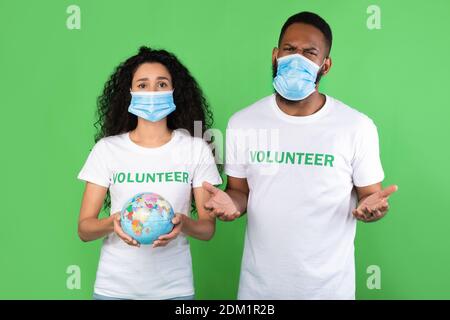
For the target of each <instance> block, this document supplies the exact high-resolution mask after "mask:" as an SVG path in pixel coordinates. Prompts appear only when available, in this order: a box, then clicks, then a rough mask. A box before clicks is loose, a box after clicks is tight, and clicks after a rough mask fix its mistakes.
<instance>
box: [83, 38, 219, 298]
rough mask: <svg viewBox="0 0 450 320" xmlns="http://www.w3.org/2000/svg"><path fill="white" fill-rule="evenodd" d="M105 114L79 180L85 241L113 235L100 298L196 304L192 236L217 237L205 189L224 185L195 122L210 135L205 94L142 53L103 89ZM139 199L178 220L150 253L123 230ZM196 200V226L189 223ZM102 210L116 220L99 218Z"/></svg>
mask: <svg viewBox="0 0 450 320" xmlns="http://www.w3.org/2000/svg"><path fill="white" fill-rule="evenodd" d="M98 115H99V120H98V121H97V124H98V125H99V132H98V134H97V136H96V144H95V146H94V148H93V149H92V151H91V153H90V154H89V157H88V159H87V161H86V163H85V165H84V166H83V168H82V170H81V172H80V173H79V175H78V178H79V179H80V180H84V181H86V188H85V191H84V195H83V200H82V204H81V209H80V217H79V223H78V234H79V237H80V238H81V239H82V240H83V241H92V240H96V239H99V238H103V237H105V239H104V241H103V246H102V251H101V256H100V262H99V265H98V270H97V277H96V281H95V288H94V299H193V297H194V288H193V277H192V262H191V255H190V249H189V244H188V241H187V238H186V236H191V237H194V238H197V239H201V240H209V239H211V237H212V236H213V234H214V231H215V220H214V218H213V217H211V216H210V215H209V214H208V213H207V212H206V211H205V209H204V206H203V205H204V203H205V202H206V201H207V200H208V198H209V195H208V193H207V192H206V191H204V190H203V189H202V188H201V185H202V182H203V181H207V182H209V183H211V184H216V185H217V184H221V183H222V180H221V178H220V175H219V173H218V170H217V167H216V165H215V162H214V157H213V155H212V152H211V149H210V148H209V147H208V145H207V144H206V143H205V142H204V141H203V140H202V139H201V138H196V137H193V133H194V121H201V124H202V127H203V128H202V129H203V130H205V129H207V128H208V127H209V126H210V125H211V122H212V114H211V112H210V110H209V108H208V105H207V103H206V100H205V98H204V97H203V95H202V91H201V89H200V88H199V86H198V84H197V82H196V81H195V79H194V78H193V77H192V76H191V75H190V73H189V71H188V70H187V69H186V68H185V67H184V66H183V65H182V64H181V63H180V62H179V61H178V59H177V58H176V57H175V56H174V55H173V54H171V53H169V52H167V51H165V50H152V49H150V48H147V47H142V48H140V50H139V53H138V54H137V55H135V56H132V57H131V58H129V59H127V60H126V61H125V62H123V63H122V64H120V65H119V66H118V67H117V68H116V70H115V72H114V73H113V74H112V76H111V77H110V79H109V80H108V81H107V83H106V84H105V88H104V91H103V95H102V96H100V98H99V99H98ZM176 173H180V174H178V177H180V178H179V179H174V176H175V175H176ZM119 174H120V175H121V176H122V177H124V176H126V177H128V178H127V179H117V177H118V175H119ZM144 176H147V177H148V176H151V177H153V179H144V178H143V177H144ZM154 177H158V178H157V179H156V178H154ZM141 192H153V193H157V194H159V195H161V196H162V197H163V198H165V199H166V200H167V201H168V202H169V203H170V204H171V205H172V207H173V210H174V212H175V213H176V214H175V217H174V218H173V220H172V222H173V224H174V228H173V230H172V231H171V232H170V233H169V234H166V235H163V236H161V237H159V238H158V239H157V240H155V242H153V244H152V245H140V244H139V243H138V242H137V241H136V240H135V239H133V238H132V237H130V236H129V235H128V234H126V233H125V232H124V231H123V230H122V229H121V226H120V210H121V209H122V207H123V205H124V204H125V203H126V201H127V200H128V199H130V198H131V197H133V196H134V195H136V194H138V193H141ZM191 195H193V197H194V200H195V206H196V209H197V212H198V218H197V219H192V218H191V217H190V216H189V213H190V211H191ZM103 203H105V204H106V206H107V207H108V208H109V209H110V210H109V211H110V216H109V217H108V218H104V219H99V217H98V216H99V212H100V211H101V209H102V204H103Z"/></svg>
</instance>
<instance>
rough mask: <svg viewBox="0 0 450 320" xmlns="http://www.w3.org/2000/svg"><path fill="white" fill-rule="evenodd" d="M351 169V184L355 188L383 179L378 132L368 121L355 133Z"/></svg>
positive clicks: (370, 121) (371, 122)
mask: <svg viewBox="0 0 450 320" xmlns="http://www.w3.org/2000/svg"><path fill="white" fill-rule="evenodd" d="M352 167H353V184H354V185H355V186H357V187H365V186H369V185H372V184H375V183H379V182H381V181H383V179H384V171H383V167H382V165H381V160H380V148H379V141H378V130H377V127H376V126H375V124H374V123H373V121H372V120H370V119H368V122H367V123H365V124H364V126H363V127H362V129H360V130H359V132H358V133H357V136H356V145H355V155H354V158H353V162H352Z"/></svg>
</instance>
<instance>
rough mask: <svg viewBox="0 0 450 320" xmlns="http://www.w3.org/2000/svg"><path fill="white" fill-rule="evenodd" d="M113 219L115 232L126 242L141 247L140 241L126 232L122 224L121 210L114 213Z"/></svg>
mask: <svg viewBox="0 0 450 320" xmlns="http://www.w3.org/2000/svg"><path fill="white" fill-rule="evenodd" d="M113 221H114V232H115V233H116V234H117V235H118V236H119V238H120V239H122V240H123V241H125V243H126V244H129V245H130V246H134V247H140V245H141V244H140V243H139V242H137V241H136V240H135V239H133V238H132V237H131V236H129V235H128V234H126V233H125V231H123V229H122V227H121V226H120V211H119V212H116V213H113Z"/></svg>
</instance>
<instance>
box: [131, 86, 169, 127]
mask: <svg viewBox="0 0 450 320" xmlns="http://www.w3.org/2000/svg"><path fill="white" fill-rule="evenodd" d="M130 93H131V102H130V106H129V107H128V112H130V113H132V114H134V115H136V116H138V117H141V118H143V119H145V120H148V121H152V122H157V121H159V120H161V119H163V118H165V117H167V116H168V115H169V114H170V113H172V112H173V111H175V109H176V106H175V103H174V101H173V90H172V91H131V92H130Z"/></svg>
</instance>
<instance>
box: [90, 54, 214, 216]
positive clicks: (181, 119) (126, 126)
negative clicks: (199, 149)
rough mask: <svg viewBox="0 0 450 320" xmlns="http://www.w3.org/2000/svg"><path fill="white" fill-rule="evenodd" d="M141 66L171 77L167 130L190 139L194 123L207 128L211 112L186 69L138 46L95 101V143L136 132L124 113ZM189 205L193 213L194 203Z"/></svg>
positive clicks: (108, 202)
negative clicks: (158, 69)
mask: <svg viewBox="0 0 450 320" xmlns="http://www.w3.org/2000/svg"><path fill="white" fill-rule="evenodd" d="M143 63H161V64H162V65H164V66H165V67H166V68H167V70H169V73H170V75H171V77H172V85H173V88H174V89H175V90H174V92H173V99H174V102H175V105H176V106H177V108H176V110H175V111H174V112H172V113H170V114H169V115H168V116H167V126H168V128H169V129H171V130H175V129H186V130H187V131H188V132H189V133H190V134H191V135H192V136H193V135H194V121H201V123H202V132H205V131H206V130H207V129H209V128H211V126H212V124H213V114H212V111H211V109H210V107H209V105H208V103H207V101H206V99H205V97H204V96H203V92H202V90H201V89H200V86H199V85H198V83H197V81H196V80H195V78H194V77H193V76H192V75H191V74H190V72H189V71H188V69H187V68H186V67H185V66H184V65H183V64H181V62H180V61H179V60H178V59H177V57H176V56H175V55H174V54H172V53H170V52H168V51H166V50H154V49H151V48H149V47H145V46H142V47H140V48H139V52H138V54H136V55H134V56H132V57H130V58H128V59H127V60H125V61H124V62H122V63H121V64H119V66H118V67H117V68H116V69H115V70H114V72H113V73H112V75H111V76H110V77H109V79H108V81H107V82H106V83H105V86H104V89H103V93H102V95H100V96H99V97H98V99H97V121H96V122H95V124H94V126H95V128H96V130H97V133H96V135H95V142H97V141H99V140H100V139H102V138H104V137H108V136H113V135H118V134H122V133H126V132H129V131H131V130H133V129H135V128H136V126H137V116H136V115H134V114H131V113H130V112H128V106H129V105H130V101H131V95H130V88H131V83H132V80H133V76H134V73H135V72H136V70H137V68H138V67H139V66H140V65H142V64H143ZM218 168H219V171H220V172H222V170H223V168H222V166H221V165H218ZM192 204H193V210H194V211H195V206H194V202H192ZM110 206H111V198H110V194H109V190H108V193H107V196H106V198H105V202H104V205H103V208H104V209H107V208H110Z"/></svg>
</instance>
